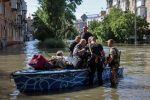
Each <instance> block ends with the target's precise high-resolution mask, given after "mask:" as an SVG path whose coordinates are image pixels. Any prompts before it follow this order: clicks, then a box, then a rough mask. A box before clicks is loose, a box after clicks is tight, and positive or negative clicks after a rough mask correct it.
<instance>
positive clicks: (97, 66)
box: [88, 43, 103, 85]
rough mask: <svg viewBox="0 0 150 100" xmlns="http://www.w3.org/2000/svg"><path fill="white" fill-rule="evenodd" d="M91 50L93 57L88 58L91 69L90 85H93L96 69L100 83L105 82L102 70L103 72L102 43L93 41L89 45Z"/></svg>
mask: <svg viewBox="0 0 150 100" xmlns="http://www.w3.org/2000/svg"><path fill="white" fill-rule="evenodd" d="M89 50H90V52H91V58H90V59H89V60H88V67H89V68H90V71H89V85H93V80H94V75H95V71H96V70H97V77H98V82H99V85H102V84H103V80H102V72H103V63H102V58H101V56H102V54H101V53H102V51H103V47H102V45H100V44H98V43H91V44H90V45H89Z"/></svg>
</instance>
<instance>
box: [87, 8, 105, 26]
mask: <svg viewBox="0 0 150 100" xmlns="http://www.w3.org/2000/svg"><path fill="white" fill-rule="evenodd" d="M105 14H106V11H101V13H100V14H91V15H87V25H88V24H90V22H91V21H93V20H96V21H102V20H103V19H104V15H105Z"/></svg>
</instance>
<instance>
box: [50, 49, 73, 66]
mask: <svg viewBox="0 0 150 100" xmlns="http://www.w3.org/2000/svg"><path fill="white" fill-rule="evenodd" d="M49 62H50V63H52V65H54V66H55V67H56V68H73V64H72V63H71V62H69V61H67V60H66V59H65V58H64V56H63V51H57V53H56V56H53V57H51V58H50V59H49Z"/></svg>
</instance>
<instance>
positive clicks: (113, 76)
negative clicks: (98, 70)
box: [109, 47, 120, 85]
mask: <svg viewBox="0 0 150 100" xmlns="http://www.w3.org/2000/svg"><path fill="white" fill-rule="evenodd" d="M110 55H114V59H113V60H112V62H111V63H110V64H109V65H110V67H111V68H110V82H111V85H116V84H117V83H118V77H117V74H118V68H119V64H120V52H119V50H118V49H117V48H115V47H111V48H110V49H109V56H110Z"/></svg>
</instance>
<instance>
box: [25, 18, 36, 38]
mask: <svg viewBox="0 0 150 100" xmlns="http://www.w3.org/2000/svg"><path fill="white" fill-rule="evenodd" d="M33 32H34V27H33V19H31V17H30V16H29V17H28V18H27V32H26V41H29V40H32V39H33V36H32V33H33Z"/></svg>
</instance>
